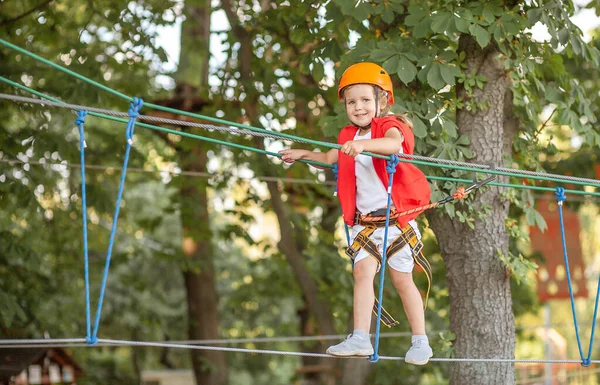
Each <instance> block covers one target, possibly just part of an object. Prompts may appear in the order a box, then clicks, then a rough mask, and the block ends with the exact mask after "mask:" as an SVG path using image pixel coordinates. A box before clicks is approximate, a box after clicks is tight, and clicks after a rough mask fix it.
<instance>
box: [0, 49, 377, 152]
mask: <svg viewBox="0 0 600 385" xmlns="http://www.w3.org/2000/svg"><path fill="white" fill-rule="evenodd" d="M0 44H2V45H4V46H6V47H8V48H10V49H13V50H15V51H17V52H19V53H21V54H23V55H26V56H29V57H31V58H33V59H35V60H37V61H39V62H42V63H44V64H47V65H49V66H51V67H52V68H54V69H57V70H59V71H62V72H64V73H66V74H69V75H71V76H74V77H76V78H77V79H79V80H82V81H84V82H86V83H89V84H91V85H93V86H96V87H99V88H101V89H103V90H104V91H107V92H110V93H111V94H113V95H116V96H118V97H120V98H123V99H125V100H127V101H132V100H133V98H132V97H130V96H127V95H125V94H122V93H120V92H118V91H115V90H113V89H112V88H110V87H107V86H105V85H103V84H100V83H98V82H96V81H94V80H92V79H89V78H87V77H85V76H83V75H80V74H78V73H76V72H73V71H71V70H70V69H67V68H65V67H63V66H61V65H59V64H56V63H53V62H51V61H49V60H47V59H44V58H43V57H41V56H38V55H36V54H34V53H32V52H29V51H27V50H26V49H23V48H21V47H19V46H16V45H14V44H12V43H9V42H7V41H6V40H4V39H2V38H0ZM144 106H145V107H150V108H153V109H156V110H160V111H165V112H171V113H175V114H179V115H184V116H189V117H192V118H197V119H201V120H206V121H210V122H214V123H219V124H224V125H229V126H233V127H238V128H243V129H246V130H250V131H255V132H262V133H268V134H271V135H276V136H280V137H282V138H287V139H293V140H299V141H302V142H305V143H308V144H313V145H318V146H325V147H329V148H332V149H333V148H336V149H340V148H341V146H340V145H338V144H332V143H327V142H320V141H317V140H311V139H306V138H302V137H299V136H294V135H289V134H284V133H281V132H277V131H270V130H265V129H264V128H258V127H252V126H248V125H245V124H241V123H236V122H230V121H227V120H223V119H218V118H214V117H211V116H205V115H200V114H196V113H193V112H188V111H181V110H177V109H174V108H169V107H164V106H161V105H158V104H153V103H144ZM369 155H371V156H375V157H377V158H382V159H388V158H389V157H388V156H384V155H379V154H369Z"/></svg>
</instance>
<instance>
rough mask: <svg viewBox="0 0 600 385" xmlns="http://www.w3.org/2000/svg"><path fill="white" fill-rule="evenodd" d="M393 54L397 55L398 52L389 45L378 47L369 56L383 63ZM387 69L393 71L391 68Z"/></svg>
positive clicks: (376, 61)
mask: <svg viewBox="0 0 600 385" xmlns="http://www.w3.org/2000/svg"><path fill="white" fill-rule="evenodd" d="M393 55H396V53H395V52H394V51H393V50H392V49H391V47H389V46H388V47H386V48H383V49H376V50H375V51H373V52H371V55H370V56H369V57H370V59H371V60H373V61H374V62H375V63H383V62H384V61H386V60H387V59H389V58H390V57H392V56H393ZM386 70H387V71H388V72H391V70H389V69H387V68H386Z"/></svg>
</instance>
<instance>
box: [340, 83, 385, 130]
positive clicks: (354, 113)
mask: <svg viewBox="0 0 600 385" xmlns="http://www.w3.org/2000/svg"><path fill="white" fill-rule="evenodd" d="M344 103H345V104H346V114H347V115H348V118H349V119H350V121H351V122H352V123H353V124H354V125H356V126H358V127H365V126H368V125H369V124H370V123H371V119H373V118H374V117H375V116H376V115H378V112H379V111H375V91H374V90H373V86H372V85H370V84H357V85H354V86H350V87H348V88H347V89H346V90H345V91H344Z"/></svg>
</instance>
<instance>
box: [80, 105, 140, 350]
mask: <svg viewBox="0 0 600 385" xmlns="http://www.w3.org/2000/svg"><path fill="white" fill-rule="evenodd" d="M143 105H144V101H143V100H142V99H140V98H133V101H132V102H131V105H130V107H129V111H128V112H129V121H128V122H127V130H126V135H125V136H126V138H127V146H126V148H125V159H124V161H123V171H122V172H121V181H120V183H119V193H118V195H117V203H116V207H115V214H114V217H113V223H112V229H111V232H110V240H109V242H108V252H107V253H106V263H105V265H104V275H103V277H102V286H101V288H100V297H99V299H98V308H97V310H96V321H95V323H94V332H93V334H92V337H91V340H90V341H88V344H90V345H95V344H96V343H97V342H98V327H99V325H100V315H101V312H102V303H103V302H104V293H105V291H106V282H107V280H108V271H109V268H110V260H111V257H112V249H113V245H114V241H115V235H116V233H117V222H118V220H119V210H120V208H121V199H122V197H123V188H124V186H125V176H126V175H127V163H128V162H129V153H130V152H131V145H132V144H133V130H134V128H135V122H136V118H137V117H138V115H139V111H140V109H141V108H142V106H143Z"/></svg>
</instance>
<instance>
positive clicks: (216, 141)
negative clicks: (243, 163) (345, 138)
mask: <svg viewBox="0 0 600 385" xmlns="http://www.w3.org/2000/svg"><path fill="white" fill-rule="evenodd" d="M0 80H1V81H3V82H6V83H8V84H10V85H12V86H15V87H17V88H19V89H22V90H24V91H27V92H31V93H33V94H35V95H37V96H39V97H41V98H44V99H47V100H51V101H53V102H56V103H64V102H63V101H62V100H58V99H55V98H53V97H51V96H48V95H45V94H43V93H41V92H38V91H35V90H33V89H31V88H29V87H27V86H24V85H21V84H19V83H15V82H13V81H12V80H9V79H6V78H5V77H3V76H0ZM88 115H91V116H96V117H99V118H102V119H106V120H112V121H114V122H119V123H124V124H127V122H128V120H127V119H122V118H118V117H115V116H110V115H106V114H99V113H97V112H89V113H88ZM136 125H137V126H140V127H145V128H149V129H151V130H155V131H161V132H166V133H168V134H174V135H179V136H185V137H188V138H192V139H197V140H202V141H205V142H209V143H214V144H221V145H224V146H229V147H235V148H238V149H240V150H248V151H253V152H257V153H259V154H263V155H270V156H275V157H278V158H281V157H282V155H281V154H278V153H276V152H271V151H266V150H261V149H258V148H254V147H248V146H243V145H241V144H235V143H230V142H225V141H222V140H217V139H213V138H208V137H205V136H200V135H195V134H190V133H188V132H181V131H177V130H172V129H169V128H164V127H159V126H155V125H152V124H147V123H142V122H137V123H136ZM298 162H301V163H306V164H310V165H313V166H317V167H324V168H333V166H332V165H330V164H327V163H321V162H314V161H310V160H303V159H302V160H298Z"/></svg>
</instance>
